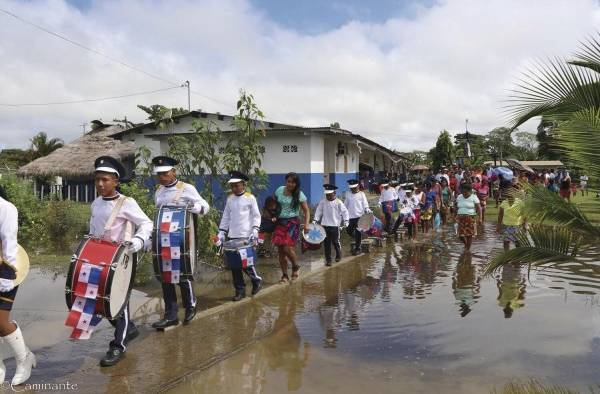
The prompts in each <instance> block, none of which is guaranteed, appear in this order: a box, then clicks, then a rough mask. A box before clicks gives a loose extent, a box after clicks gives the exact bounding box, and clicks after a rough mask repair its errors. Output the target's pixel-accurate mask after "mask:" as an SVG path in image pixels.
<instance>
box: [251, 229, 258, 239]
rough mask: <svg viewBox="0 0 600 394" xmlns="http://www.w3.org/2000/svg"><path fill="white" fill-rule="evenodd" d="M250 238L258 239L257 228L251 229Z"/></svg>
mask: <svg viewBox="0 0 600 394" xmlns="http://www.w3.org/2000/svg"><path fill="white" fill-rule="evenodd" d="M251 239H253V240H257V241H258V229H257V228H254V229H252V236H251Z"/></svg>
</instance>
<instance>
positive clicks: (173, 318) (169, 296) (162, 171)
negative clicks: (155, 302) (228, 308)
mask: <svg viewBox="0 0 600 394" xmlns="http://www.w3.org/2000/svg"><path fill="white" fill-rule="evenodd" d="M152 164H153V165H154V173H155V174H156V176H157V178H158V181H159V183H160V186H159V188H158V190H156V193H155V195H154V201H155V203H156V207H157V208H158V207H160V206H161V205H175V206H186V205H189V206H190V207H191V208H190V210H191V211H192V213H195V214H196V215H205V214H206V213H208V210H209V206H208V203H207V202H206V200H204V199H203V198H202V196H200V194H199V193H198V191H197V190H196V188H195V187H194V186H192V185H190V184H189V183H185V182H182V181H179V180H177V173H176V171H175V166H176V165H177V164H179V162H178V161H177V160H176V159H173V158H171V157H167V156H156V157H155V158H153V159H152ZM186 252H189V250H186ZM192 279H193V278H183V277H182V278H181V279H180V281H179V288H180V290H181V298H182V301H183V307H184V308H185V317H184V319H183V324H187V323H189V322H190V321H191V320H192V319H193V318H194V316H195V315H196V296H195V295H194V288H193V286H192ZM161 286H162V291H163V299H164V301H165V315H164V317H163V319H162V320H159V321H157V322H155V323H153V324H152V327H154V328H156V329H158V330H162V329H165V328H166V327H169V326H176V325H177V324H179V319H178V318H177V293H176V292H175V284H174V283H164V282H162V281H161Z"/></svg>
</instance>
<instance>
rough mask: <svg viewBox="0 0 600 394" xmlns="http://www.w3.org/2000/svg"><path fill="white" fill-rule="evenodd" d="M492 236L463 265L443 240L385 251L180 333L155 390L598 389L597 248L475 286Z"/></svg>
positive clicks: (505, 272) (511, 270) (164, 355)
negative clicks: (531, 385)
mask: <svg viewBox="0 0 600 394" xmlns="http://www.w3.org/2000/svg"><path fill="white" fill-rule="evenodd" d="M492 230H493V229H492V226H489V225H488V228H487V229H486V230H485V231H484V233H483V235H482V236H480V237H479V238H478V239H477V240H476V241H475V242H474V247H473V254H470V255H465V254H462V253H461V249H462V248H461V247H460V246H459V245H458V244H457V242H456V240H455V238H454V237H453V236H452V235H451V234H437V235H434V236H432V237H431V238H430V239H426V240H424V242H422V243H417V244H411V243H397V244H395V245H393V244H389V245H388V246H387V247H385V248H384V249H383V252H382V253H380V254H377V255H371V256H366V257H362V258H361V259H359V260H358V261H354V262H350V263H347V264H344V265H342V266H338V267H334V268H332V269H328V270H327V271H325V272H323V273H320V274H317V275H315V276H312V277H310V278H308V279H306V280H305V281H303V282H301V283H299V284H297V285H294V286H290V287H289V288H288V289H286V290H285V291H282V292H273V293H272V294H269V295H267V296H264V297H261V298H260V299H259V300H255V301H253V302H251V303H247V304H245V306H244V307H243V308H238V310H236V311H232V312H231V313H228V314H222V315H220V316H219V318H218V319H217V320H215V321H211V320H209V321H207V322H206V324H204V325H203V327H202V328H201V329H199V330H196V332H197V333H198V337H197V342H194V346H193V348H185V346H186V343H188V342H186V339H184V338H182V337H179V339H180V340H182V341H183V344H181V343H180V344H179V345H177V342H175V341H173V342H172V346H173V348H172V351H173V354H171V352H169V351H168V350H166V349H163V348H161V349H160V350H161V352H160V354H158V359H159V361H157V362H156V363H154V366H155V369H154V371H155V373H157V374H163V379H162V380H161V383H160V385H158V386H155V387H154V388H155V389H159V390H168V391H170V392H173V393H188V392H202V393H232V392H236V393H281V392H305V393H344V394H352V393H361V394H364V393H384V392H385V393H388V392H389V393H392V392H393V393H397V392H411V393H412V392H422V393H431V392H436V391H437V392H443V393H446V392H448V393H481V392H490V391H492V390H494V389H499V390H501V389H502V388H503V387H504V385H505V384H507V383H509V382H511V381H515V380H518V381H521V380H528V379H536V380H538V381H539V382H541V383H543V384H547V385H551V384H559V385H561V386H566V387H569V388H572V389H576V390H583V391H587V389H588V388H589V387H590V386H594V387H596V388H597V383H600V377H599V376H600V375H598V373H597V371H598V368H599V367H600V313H599V312H600V309H599V307H598V302H599V297H598V295H597V294H598V289H599V288H600V275H599V274H598V273H595V268H594V265H593V264H594V261H595V260H596V257H597V254H596V253H597V251H592V253H590V255H589V256H587V257H585V258H584V259H583V260H584V261H585V262H587V263H588V264H590V265H589V266H581V265H577V264H570V265H565V266H563V267H560V268H546V269H540V270H534V271H532V272H529V273H527V272H526V271H525V270H524V269H519V268H515V267H512V266H509V267H505V268H504V269H502V270H501V271H500V272H498V273H497V275H495V276H494V277H483V275H482V271H483V266H484V264H485V263H486V262H487V256H488V254H489V252H491V251H492V250H493V249H494V248H498V247H500V244H499V243H498V241H497V236H496V235H495V234H493V231H492ZM200 333H201V334H200ZM180 335H182V334H180ZM173 339H174V340H175V338H173ZM190 343H191V342H190ZM190 352H196V353H195V355H194V356H193V360H194V361H190V362H189V368H188V373H187V375H186V376H185V377H184V378H183V379H172V380H171V381H170V382H169V378H168V376H169V373H168V372H167V371H169V369H170V368H173V367H174V366H175V365H176V364H177V363H181V362H182V361H181V360H180V358H181V359H183V358H186V354H188V355H189V354H190ZM200 354H203V355H202V356H200ZM187 357H189V356H187Z"/></svg>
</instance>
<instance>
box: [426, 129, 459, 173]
mask: <svg viewBox="0 0 600 394" xmlns="http://www.w3.org/2000/svg"><path fill="white" fill-rule="evenodd" d="M431 162H432V165H433V168H432V170H438V169H439V168H441V167H443V166H449V165H452V163H453V162H454V146H453V145H452V139H451V138H450V133H448V131H447V130H443V131H441V132H440V135H439V136H438V139H437V142H436V143H435V147H434V148H433V150H432V152H431Z"/></svg>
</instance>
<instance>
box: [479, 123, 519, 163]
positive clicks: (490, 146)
mask: <svg viewBox="0 0 600 394" xmlns="http://www.w3.org/2000/svg"><path fill="white" fill-rule="evenodd" d="M485 143H486V145H487V149H486V151H487V153H488V154H489V155H490V156H491V157H494V156H496V157H498V159H499V160H504V159H505V158H509V157H511V156H512V154H513V153H514V147H513V142H512V137H511V129H509V128H508V127H496V128H495V129H493V130H492V131H490V132H489V133H488V135H487V136H486V141H485Z"/></svg>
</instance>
